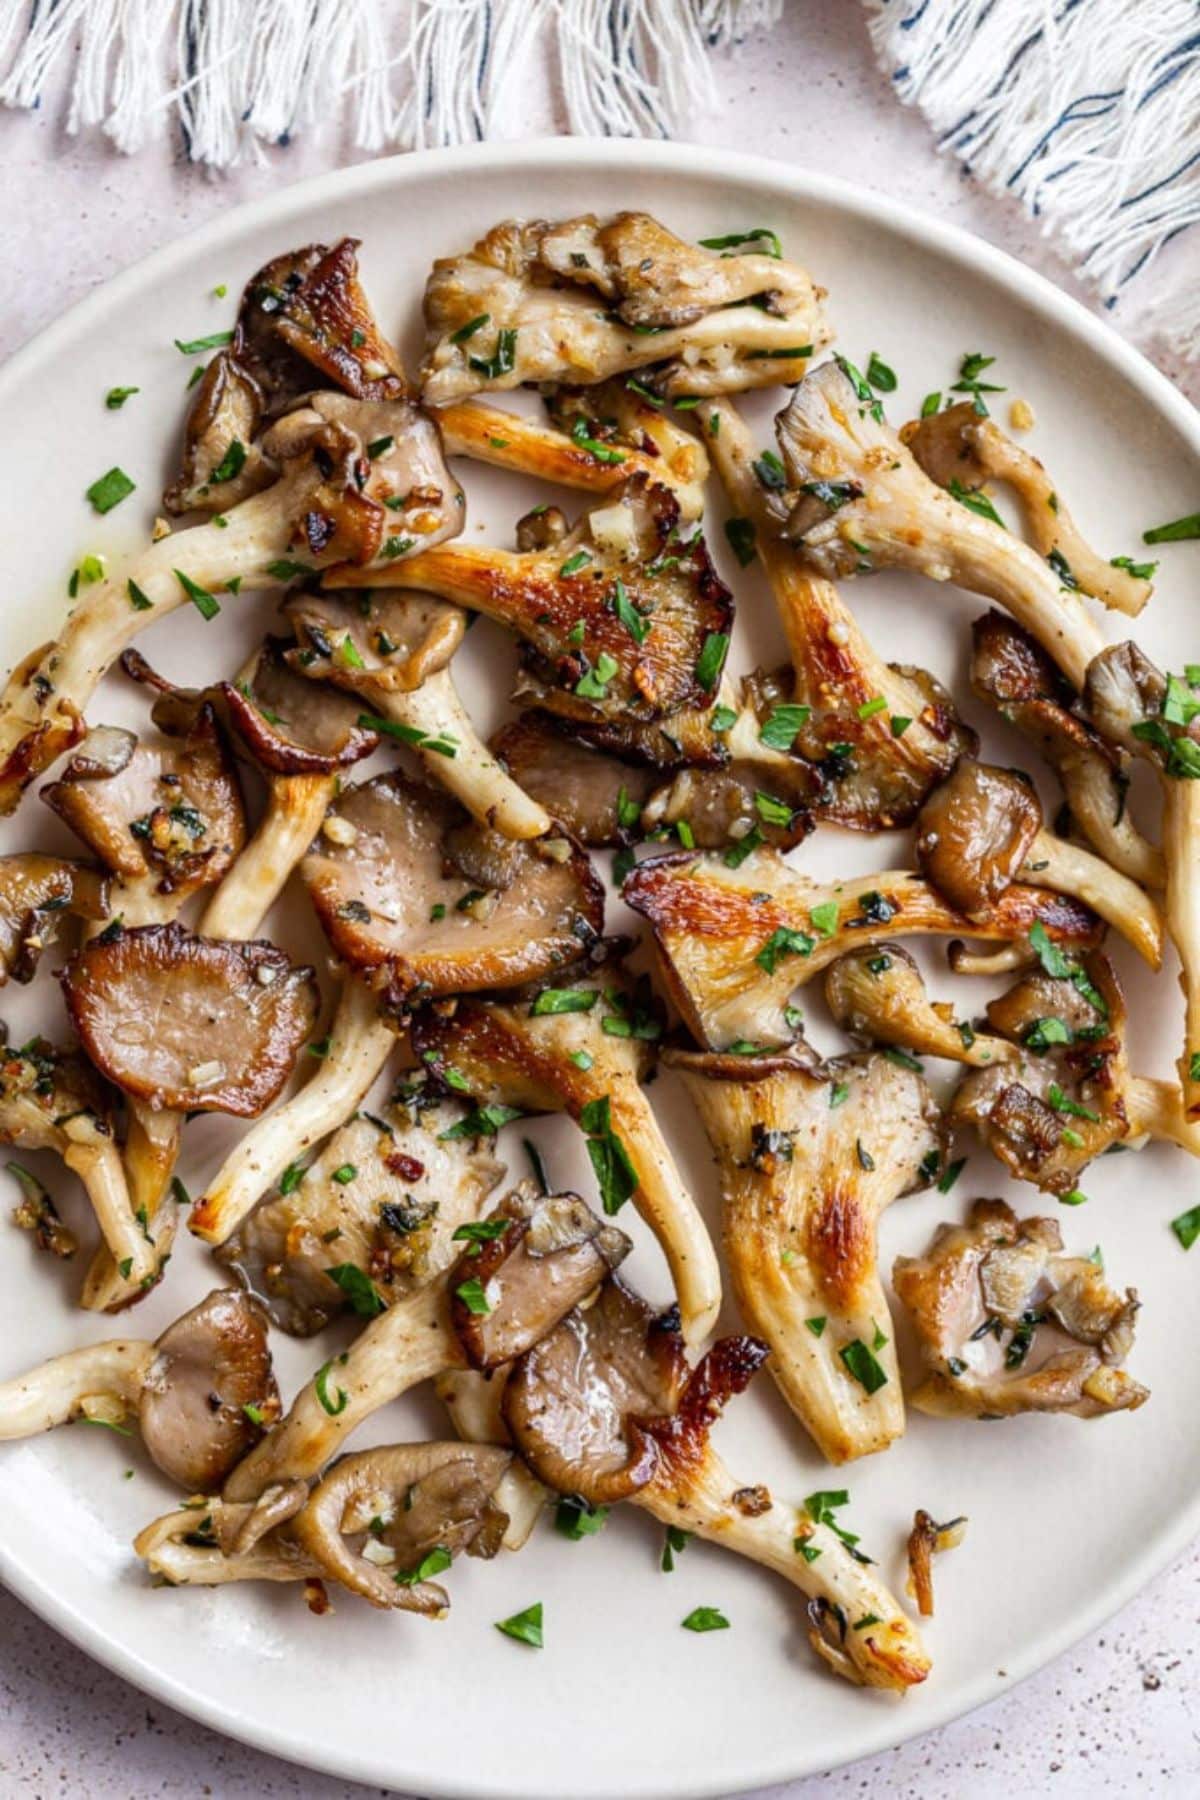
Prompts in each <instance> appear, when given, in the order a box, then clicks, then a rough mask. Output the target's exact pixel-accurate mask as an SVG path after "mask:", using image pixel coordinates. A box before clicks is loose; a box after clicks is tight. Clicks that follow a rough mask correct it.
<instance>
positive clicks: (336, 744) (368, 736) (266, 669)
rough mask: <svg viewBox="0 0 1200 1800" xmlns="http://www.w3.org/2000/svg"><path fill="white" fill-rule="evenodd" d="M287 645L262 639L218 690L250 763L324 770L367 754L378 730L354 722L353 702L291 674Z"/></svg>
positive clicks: (299, 771) (283, 771)
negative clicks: (236, 676) (233, 678)
mask: <svg viewBox="0 0 1200 1800" xmlns="http://www.w3.org/2000/svg"><path fill="white" fill-rule="evenodd" d="M291 648H292V645H291V643H290V642H289V641H288V639H286V638H270V637H269V638H266V639H265V640H264V641H263V643H262V645H261V647H260V648H259V650H258V652H257V653H256V655H255V657H254V659H253V663H252V666H251V667H250V669H248V670H247V671H245V672H244V673H243V675H242V676H241V677H240V678H239V679H238V680H237V681H224V682H222V683H221V686H220V688H219V690H218V692H219V693H220V695H221V699H222V701H223V703H224V707H225V710H226V712H227V714H228V717H229V721H230V723H231V724H232V726H233V728H234V730H235V731H236V732H237V734H238V736H239V737H240V738H241V740H242V742H243V743H244V744H245V746H246V748H247V749H248V750H249V752H250V754H251V756H252V757H253V758H254V760H255V762H256V763H258V764H259V765H260V767H262V768H264V769H271V770H272V771H274V773H276V774H278V775H330V774H332V773H333V772H334V770H336V769H345V768H348V767H349V766H350V764H351V763H356V762H360V761H361V760H362V758H363V757H364V756H370V754H371V752H372V751H373V750H376V749H378V747H379V733H378V732H376V731H372V730H370V729H369V728H367V727H365V726H363V725H360V724H359V722H358V721H359V717H360V714H361V712H362V708H361V706H360V705H359V703H358V702H357V701H356V700H355V699H354V698H353V697H352V696H350V695H347V694H341V693H339V692H338V691H337V689H336V688H333V687H330V686H328V685H327V684H323V685H321V686H317V685H316V684H315V683H314V682H313V681H311V680H309V681H306V680H305V679H304V678H303V677H302V676H301V675H299V674H297V673H296V672H295V671H294V670H293V669H292V668H291V667H289V664H288V662H287V661H286V660H285V652H286V651H290V650H291Z"/></svg>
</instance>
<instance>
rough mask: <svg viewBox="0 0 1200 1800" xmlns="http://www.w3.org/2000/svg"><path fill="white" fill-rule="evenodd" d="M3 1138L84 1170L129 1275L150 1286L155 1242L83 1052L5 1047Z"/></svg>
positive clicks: (32, 1045)
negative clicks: (139, 1213) (131, 1188)
mask: <svg viewBox="0 0 1200 1800" xmlns="http://www.w3.org/2000/svg"><path fill="white" fill-rule="evenodd" d="M0 1143H5V1144H14V1145H16V1146H18V1147H19V1148H20V1149H22V1150H53V1151H54V1152H55V1153H56V1155H58V1156H61V1157H62V1160H63V1161H64V1163H65V1164H66V1165H67V1167H68V1169H70V1170H71V1171H72V1173H73V1174H75V1175H78V1177H79V1179H80V1181H81V1182H82V1183H83V1186H84V1190H85V1191H86V1193H87V1197H88V1199H89V1201H90V1202H91V1206H92V1211H93V1212H94V1213H95V1215H96V1222H97V1224H98V1225H99V1227H100V1234H101V1236H102V1238H103V1239H104V1243H105V1246H106V1247H107V1249H108V1251H109V1253H110V1255H111V1256H112V1258H113V1260H114V1262H115V1263H116V1264H119V1266H120V1268H121V1271H122V1277H123V1279H124V1280H126V1281H129V1282H133V1283H136V1284H138V1285H140V1284H141V1283H142V1282H150V1283H152V1282H153V1280H154V1272H155V1266H156V1265H155V1258H154V1245H153V1243H152V1242H151V1241H150V1238H149V1236H148V1234H147V1233H146V1232H145V1231H144V1230H143V1228H142V1225H141V1223H140V1222H139V1219H138V1216H137V1211H136V1209H135V1207H134V1205H133V1202H132V1200H131V1197H130V1193H129V1187H128V1183H127V1182H126V1179H125V1170H124V1167H123V1165H122V1162H121V1153H120V1151H119V1150H118V1148H117V1143H116V1139H115V1137H114V1135H113V1125H112V1108H111V1103H110V1099H109V1096H108V1094H107V1092H106V1090H105V1088H104V1086H103V1084H102V1082H101V1081H100V1080H99V1079H98V1077H97V1075H96V1071H95V1070H94V1069H93V1068H91V1067H90V1066H89V1064H88V1063H87V1062H86V1061H85V1060H84V1058H83V1057H82V1056H77V1055H74V1054H73V1053H70V1052H66V1051H62V1050H56V1049H55V1048H54V1046H53V1045H52V1044H48V1043H46V1041H45V1040H44V1039H43V1038H34V1039H32V1040H31V1042H29V1043H28V1044H24V1045H22V1047H21V1048H20V1049H19V1050H16V1049H13V1048H12V1046H11V1045H8V1044H4V1046H3V1048H2V1049H0Z"/></svg>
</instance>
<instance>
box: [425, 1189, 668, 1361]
mask: <svg viewBox="0 0 1200 1800" xmlns="http://www.w3.org/2000/svg"><path fill="white" fill-rule="evenodd" d="M490 1218H491V1221H492V1222H493V1223H495V1224H499V1223H500V1222H502V1221H507V1228H506V1229H505V1230H504V1231H503V1232H502V1233H500V1234H499V1235H498V1236H496V1237H492V1238H488V1239H486V1240H485V1241H483V1242H481V1243H479V1244H477V1245H473V1246H472V1247H471V1249H470V1250H468V1251H467V1252H466V1253H465V1254H464V1255H463V1256H461V1257H460V1258H459V1261H458V1263H457V1265H456V1266H455V1268H454V1269H453V1270H451V1273H450V1292H451V1294H452V1296H453V1299H452V1303H451V1317H452V1319H453V1323H454V1329H455V1331H456V1332H457V1334H458V1339H459V1342H460V1343H461V1345H462V1347H463V1351H464V1353H465V1355H466V1358H467V1361H468V1362H469V1363H470V1365H471V1367H472V1368H473V1369H498V1368H500V1367H502V1366H503V1364H505V1363H508V1362H511V1361H512V1360H513V1358H514V1357H517V1356H520V1355H521V1354H522V1353H523V1352H524V1351H525V1350H528V1349H529V1347H530V1346H531V1345H532V1344H536V1343H537V1342H538V1341H539V1339H541V1338H543V1337H545V1336H546V1334H547V1332H548V1331H551V1330H552V1329H553V1328H554V1326H555V1325H557V1323H558V1322H559V1320H560V1319H562V1318H563V1317H564V1315H565V1314H566V1313H568V1312H570V1310H571V1309H572V1307H574V1306H576V1305H578V1303H579V1302H580V1301H581V1300H584V1299H586V1298H587V1296H588V1295H589V1294H590V1293H592V1292H593V1291H594V1290H595V1289H596V1288H598V1287H599V1286H600V1284H601V1282H603V1281H605V1280H606V1279H607V1278H608V1276H609V1275H611V1274H612V1272H613V1270H614V1269H616V1268H618V1267H619V1266H620V1264H621V1263H622V1262H624V1260H625V1258H626V1257H627V1256H628V1255H629V1252H630V1251H631V1250H632V1248H633V1245H632V1243H631V1242H630V1240H629V1239H628V1238H627V1237H626V1235H625V1233H624V1232H623V1231H621V1230H619V1229H618V1228H617V1226H615V1225H609V1224H605V1223H604V1221H603V1220H601V1219H598V1218H597V1217H596V1215H595V1213H594V1212H592V1210H591V1208H590V1207H589V1206H588V1205H587V1204H586V1203H585V1202H584V1201H583V1200H581V1199H580V1198H579V1195H578V1194H550V1195H545V1196H543V1195H538V1196H537V1197H536V1198H530V1197H529V1196H528V1195H527V1194H524V1193H522V1192H521V1191H520V1190H519V1189H518V1190H517V1191H516V1192H515V1193H513V1194H510V1195H509V1196H508V1198H507V1199H506V1200H504V1201H502V1202H501V1204H500V1205H499V1206H498V1207H497V1208H496V1209H495V1211H494V1212H493V1213H492V1214H491V1215H490ZM464 1284H469V1286H467V1287H465V1286H464ZM484 1306H486V1307H487V1310H486V1312H485V1311H484V1310H483V1308H484Z"/></svg>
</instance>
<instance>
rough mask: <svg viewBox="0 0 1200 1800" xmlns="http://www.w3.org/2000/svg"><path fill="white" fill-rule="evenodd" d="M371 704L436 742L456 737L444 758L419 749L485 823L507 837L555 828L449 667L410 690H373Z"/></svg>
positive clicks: (428, 766)
mask: <svg viewBox="0 0 1200 1800" xmlns="http://www.w3.org/2000/svg"><path fill="white" fill-rule="evenodd" d="M371 704H372V705H373V706H376V707H377V711H378V713H379V715H380V716H381V717H382V718H385V719H387V720H389V721H390V723H392V724H393V725H403V726H405V727H407V728H408V729H409V730H410V731H419V732H421V733H422V734H423V735H424V736H425V737H426V738H428V739H430V740H434V741H443V742H444V741H446V740H447V739H449V740H451V741H452V742H453V744H454V746H455V753H454V755H453V756H441V755H439V754H438V753H437V752H436V751H433V750H427V749H425V748H424V747H423V746H422V745H421V744H417V745H416V746H415V748H416V753H417V755H418V756H419V757H420V759H421V762H422V763H423V764H424V766H425V770H426V773H427V774H429V775H430V776H431V777H432V778H433V779H434V780H435V781H437V782H439V783H440V785H441V786H442V787H444V788H447V789H448V790H449V791H450V793H452V794H453V795H454V796H455V798H456V799H457V800H460V801H461V802H462V804H463V805H464V806H465V807H466V809H467V811H468V812H469V813H471V814H472V816H473V817H474V818H476V819H478V820H479V822H480V824H482V825H491V826H494V828H495V829H496V830H497V831H502V832H503V833H504V835H505V837H510V838H535V837H541V836H542V835H543V834H544V833H545V832H547V831H549V829H550V817H549V814H548V813H546V811H545V810H544V809H543V808H542V807H540V806H539V805H538V804H537V802H536V801H535V800H531V799H530V798H529V795H528V794H527V793H525V791H524V789H523V788H519V787H518V786H517V784H516V782H515V781H514V780H513V778H512V776H511V775H509V774H508V773H507V772H506V771H505V770H504V769H502V768H501V766H500V764H499V763H498V762H497V761H496V759H495V757H494V756H493V755H492V754H491V752H490V751H489V750H488V748H487V746H486V745H485V744H484V743H483V741H482V739H481V738H480V736H479V734H478V732H477V731H476V730H475V727H474V725H473V724H472V722H471V720H470V718H469V717H468V714H467V710H466V708H465V707H464V705H463V703H462V701H461V699H460V698H459V694H458V689H457V688H456V687H455V685H454V679H453V677H452V676H451V674H450V671H449V669H439V670H437V672H436V673H435V674H433V675H430V676H429V677H428V679H427V680H425V681H424V682H422V684H421V686H420V687H419V688H414V689H413V690H412V691H411V692H410V693H390V692H387V691H385V690H383V689H381V690H379V692H378V694H377V695H376V694H372V697H371Z"/></svg>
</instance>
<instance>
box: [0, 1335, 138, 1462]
mask: <svg viewBox="0 0 1200 1800" xmlns="http://www.w3.org/2000/svg"><path fill="white" fill-rule="evenodd" d="M155 1355H156V1351H155V1347H154V1345H153V1344H150V1343H144V1342H141V1341H138V1340H126V1341H124V1342H122V1341H114V1342H112V1343H107V1344H89V1345H88V1346H87V1347H86V1348H85V1349H83V1350H68V1351H67V1353H66V1355H64V1356H55V1357H52V1358H51V1360H50V1361H49V1362H45V1363H41V1364H40V1365H39V1366H38V1367H37V1368H36V1369H30V1370H29V1372H28V1374H25V1375H17V1376H14V1377H13V1379H12V1380H11V1381H5V1382H0V1438H3V1439H6V1440H7V1439H11V1438H24V1437H34V1436H36V1434H37V1433H38V1432H42V1431H52V1430H53V1429H54V1427H55V1426H56V1425H65V1424H67V1423H68V1421H69V1420H71V1419H77V1418H79V1417H80V1415H81V1414H82V1415H83V1416H84V1417H85V1418H86V1417H87V1416H88V1409H89V1405H90V1404H91V1403H92V1402H93V1401H94V1402H97V1403H98V1404H97V1406H96V1409H95V1415H96V1417H98V1418H103V1419H104V1420H105V1422H106V1423H113V1422H116V1421H113V1420H112V1410H113V1407H114V1405H115V1406H119V1407H120V1408H122V1409H123V1411H124V1412H125V1413H136V1411H137V1405H138V1400H139V1398H140V1396H141V1392H142V1388H143V1386H144V1385H145V1380H146V1375H147V1373H148V1371H149V1369H150V1365H151V1363H152V1362H153V1361H154V1358H155Z"/></svg>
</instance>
